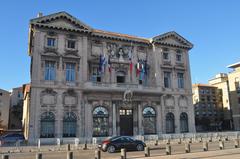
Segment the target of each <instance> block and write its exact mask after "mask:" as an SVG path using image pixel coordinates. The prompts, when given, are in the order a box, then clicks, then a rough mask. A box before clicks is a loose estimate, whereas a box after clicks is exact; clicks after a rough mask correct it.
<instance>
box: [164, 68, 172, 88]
mask: <svg viewBox="0 0 240 159" xmlns="http://www.w3.org/2000/svg"><path fill="white" fill-rule="evenodd" d="M163 81H164V87H165V88H170V87H171V73H170V72H164V79H163Z"/></svg>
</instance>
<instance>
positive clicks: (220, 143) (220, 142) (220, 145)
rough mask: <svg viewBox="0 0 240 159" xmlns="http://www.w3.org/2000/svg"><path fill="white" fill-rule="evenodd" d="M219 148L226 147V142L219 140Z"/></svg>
mask: <svg viewBox="0 0 240 159" xmlns="http://www.w3.org/2000/svg"><path fill="white" fill-rule="evenodd" d="M219 149H220V150H223V149H224V142H223V141H219Z"/></svg>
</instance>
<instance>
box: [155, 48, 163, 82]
mask: <svg viewBox="0 0 240 159" xmlns="http://www.w3.org/2000/svg"><path fill="white" fill-rule="evenodd" d="M161 54H162V51H161V48H157V47H156V46H155V45H153V61H154V69H153V71H155V72H154V77H155V81H156V85H157V86H163V82H162V80H161V78H162V75H161V69H159V67H160V65H159V64H161V62H162V60H161V59H162V58H161Z"/></svg>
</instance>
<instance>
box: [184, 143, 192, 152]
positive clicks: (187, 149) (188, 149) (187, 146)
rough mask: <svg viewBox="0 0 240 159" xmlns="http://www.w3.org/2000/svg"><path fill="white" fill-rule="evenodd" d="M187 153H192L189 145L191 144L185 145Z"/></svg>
mask: <svg viewBox="0 0 240 159" xmlns="http://www.w3.org/2000/svg"><path fill="white" fill-rule="evenodd" d="M185 152H186V153H190V152H191V149H190V144H189V143H185Z"/></svg>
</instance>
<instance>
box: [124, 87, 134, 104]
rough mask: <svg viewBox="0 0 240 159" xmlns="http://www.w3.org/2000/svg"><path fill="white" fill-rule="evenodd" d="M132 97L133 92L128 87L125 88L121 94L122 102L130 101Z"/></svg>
mask: <svg viewBox="0 0 240 159" xmlns="http://www.w3.org/2000/svg"><path fill="white" fill-rule="evenodd" d="M132 97H133V92H132V90H130V89H127V90H126V91H125V92H124V94H123V101H124V102H131V101H132Z"/></svg>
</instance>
